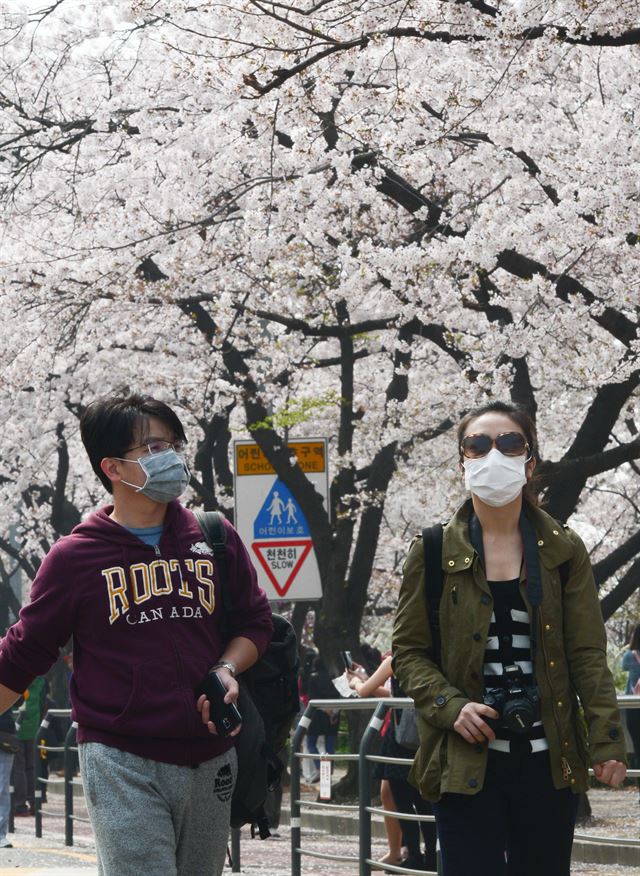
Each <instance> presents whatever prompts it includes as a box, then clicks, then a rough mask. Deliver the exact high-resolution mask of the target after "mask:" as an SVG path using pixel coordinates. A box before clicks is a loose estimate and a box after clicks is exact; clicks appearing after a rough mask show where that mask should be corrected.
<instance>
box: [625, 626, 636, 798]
mask: <svg viewBox="0 0 640 876" xmlns="http://www.w3.org/2000/svg"><path fill="white" fill-rule="evenodd" d="M622 668H623V669H624V670H625V672H628V673H629V674H628V675H627V685H626V687H625V689H624V692H625V693H626V694H638V695H640V624H636V625H635V627H634V628H633V633H632V634H631V641H630V642H629V649H628V650H627V651H625V652H624V654H623V655H622ZM624 715H625V721H626V724H627V730H628V731H629V736H630V737H631V741H632V742H633V765H634V768H635V769H640V707H638V706H636V707H635V708H633V709H625V712H624ZM638 788H639V789H640V777H639V778H638ZM638 802H640V800H639V801H638Z"/></svg>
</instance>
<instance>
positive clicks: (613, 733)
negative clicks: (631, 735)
mask: <svg viewBox="0 0 640 876" xmlns="http://www.w3.org/2000/svg"><path fill="white" fill-rule="evenodd" d="M619 736H620V734H619V733H618V731H617V729H616V728H615V727H612V728H611V730H609V739H617V738H618V737H619Z"/></svg>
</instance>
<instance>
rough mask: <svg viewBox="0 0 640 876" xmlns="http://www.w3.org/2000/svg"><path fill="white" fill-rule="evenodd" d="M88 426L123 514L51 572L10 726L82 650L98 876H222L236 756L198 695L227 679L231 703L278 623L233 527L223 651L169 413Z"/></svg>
mask: <svg viewBox="0 0 640 876" xmlns="http://www.w3.org/2000/svg"><path fill="white" fill-rule="evenodd" d="M80 428H81V434H82V440H83V443H84V446H85V448H86V450H87V453H88V454H89V459H90V461H91V465H92V467H93V469H94V471H95V473H96V474H97V476H98V477H99V478H100V480H101V481H102V483H103V485H104V486H105V488H106V489H107V490H108V491H109V492H110V493H112V495H113V504H111V505H107V506H106V507H104V508H101V509H100V510H98V511H97V512H95V513H93V514H91V515H90V516H89V517H88V518H87V519H86V520H85V521H84V522H83V523H81V524H80V525H79V526H77V527H76V528H75V529H74V530H73V532H72V533H71V534H70V535H68V536H66V537H64V538H61V539H60V540H59V541H58V542H57V543H56V544H55V545H54V546H53V548H52V549H51V550H50V551H49V554H48V555H47V556H46V557H45V559H44V561H43V562H42V565H41V567H40V570H39V571H38V574H37V576H36V578H35V580H34V582H33V586H32V589H31V602H30V603H29V605H27V606H25V607H24V608H23V609H22V611H21V613H20V619H19V621H18V622H17V623H16V624H15V625H14V626H13V627H11V629H10V630H9V631H8V632H7V635H6V637H5V638H4V639H3V640H2V642H1V644H0V713H1V712H3V711H4V710H6V709H7V708H8V707H9V706H10V705H11V704H12V703H13V702H14V701H15V700H16V699H17V698H18V695H19V692H20V691H23V690H25V689H26V688H27V687H28V686H29V684H30V683H31V681H32V680H33V679H34V678H35V677H36V676H38V675H44V674H45V673H46V672H47V670H48V669H49V668H50V667H51V665H52V664H53V663H54V661H55V660H56V658H57V656H58V653H59V650H60V648H61V647H62V646H63V645H65V644H66V642H67V641H68V640H69V638H70V637H71V636H73V664H74V671H73V676H72V679H71V703H72V708H73V719H74V720H75V721H76V722H77V725H78V734H77V738H78V743H79V757H80V769H81V774H82V780H83V784H84V789H85V797H86V800H87V805H88V807H89V814H90V816H91V821H92V824H93V829H94V833H95V837H96V849H97V856H98V869H99V872H100V874H102V876H141V874H145V876H200V874H202V876H212V874H220V873H221V872H222V868H223V866H224V856H225V849H226V844H227V836H228V830H229V809H230V801H231V792H232V789H233V783H234V781H235V775H236V760H235V749H234V747H233V740H232V739H231V738H229V737H227V738H223V737H222V736H219V735H218V734H217V731H216V727H215V725H214V724H213V722H212V721H211V720H210V714H209V702H208V701H207V700H206V699H205V697H204V696H201V697H199V698H196V695H195V693H194V689H195V688H196V687H197V685H198V684H199V683H200V682H201V681H202V680H203V679H204V678H205V677H206V676H207V673H208V672H210V671H212V670H215V672H216V673H217V674H218V676H219V677H220V679H221V680H222V682H223V684H224V686H225V687H226V689H227V694H226V697H225V700H226V701H227V702H235V700H236V699H237V697H238V684H237V682H236V680H235V675H236V673H238V672H242V671H243V670H245V669H248V667H249V666H251V665H252V664H253V663H255V661H256V660H257V659H258V657H259V655H260V654H261V653H262V652H263V651H264V649H265V648H266V646H267V644H268V642H269V640H270V638H271V632H272V622H271V610H270V608H269V604H268V602H267V599H266V596H265V594H264V592H263V591H262V590H261V589H260V588H259V587H258V585H257V582H256V574H255V571H254V568H253V566H252V565H251V562H250V560H249V556H248V554H247V551H246V550H245V548H244V545H243V544H242V542H241V541H240V538H239V536H238V534H237V532H236V531H235V529H234V528H233V527H232V526H231V525H230V524H229V523H227V522H226V521H225V526H226V530H227V578H228V586H229V588H230V592H231V605H232V608H231V611H230V612H228V613H227V614H226V618H225V620H226V640H225V641H223V639H222V637H221V613H222V612H223V601H222V597H221V593H220V586H221V582H220V576H219V572H218V569H217V567H216V564H215V561H214V557H213V553H212V551H211V549H210V548H209V546H208V545H207V543H206V541H205V539H204V537H203V535H202V532H201V530H200V527H199V526H198V523H197V521H196V519H195V517H194V515H193V514H192V513H191V512H190V511H189V510H188V509H186V508H185V507H184V506H183V505H181V504H180V502H178V501H177V499H178V496H179V495H180V494H181V493H182V492H183V491H184V489H185V488H186V486H187V484H188V482H189V470H188V468H187V465H186V463H185V460H184V456H183V451H184V445H185V441H186V439H185V434H184V429H183V427H182V424H181V422H180V420H179V419H178V417H177V416H176V414H175V413H174V411H173V410H171V408H169V407H168V406H167V405H165V404H164V403H162V402H160V401H157V400H155V399H153V398H150V397H147V396H138V395H132V396H129V397H126V398H125V397H112V398H105V399H100V400H98V401H96V402H94V403H93V404H91V405H90V406H89V407H88V408H87V409H86V411H85V412H84V414H83V415H82V418H81V423H80Z"/></svg>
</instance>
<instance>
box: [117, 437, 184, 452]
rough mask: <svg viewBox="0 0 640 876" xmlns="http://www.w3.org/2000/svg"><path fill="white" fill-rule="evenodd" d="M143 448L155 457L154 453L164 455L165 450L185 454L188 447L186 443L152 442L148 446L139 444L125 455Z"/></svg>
mask: <svg viewBox="0 0 640 876" xmlns="http://www.w3.org/2000/svg"><path fill="white" fill-rule="evenodd" d="M141 447H146V448H147V450H148V451H149V453H150V454H151V455H153V454H154V453H164V451H165V450H175V452H176V453H184V452H185V450H186V447H187V445H186V442H185V441H160V440H152V441H148V442H147V443H146V444H137V445H136V446H135V447H130V448H129V449H128V450H126V451H125V453H131V452H132V451H134V450H140V448H141Z"/></svg>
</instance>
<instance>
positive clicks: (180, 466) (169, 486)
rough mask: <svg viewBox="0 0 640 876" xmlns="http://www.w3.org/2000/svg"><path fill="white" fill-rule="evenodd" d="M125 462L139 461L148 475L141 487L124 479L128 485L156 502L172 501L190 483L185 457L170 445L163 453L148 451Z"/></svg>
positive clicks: (124, 482)
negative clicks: (137, 457)
mask: <svg viewBox="0 0 640 876" xmlns="http://www.w3.org/2000/svg"><path fill="white" fill-rule="evenodd" d="M125 462H137V463H138V465H139V466H140V468H141V469H142V471H143V472H144V473H145V475H146V476H147V479H146V481H145V482H144V484H143V485H142V486H141V487H138V486H136V485H135V484H131V483H129V481H122V483H123V484H126V485H127V486H128V487H133V489H134V490H135V491H136V493H142V494H143V495H145V496H148V497H149V498H150V499H153V501H154V502H162V503H165V502H170V501H171V500H172V499H177V498H178V496H180V495H182V493H184V491H185V490H186V488H187V485H188V483H189V477H190V475H189V469H188V467H187V463H186V462H185V461H184V458H183V457H182V456H181V455H180V454H179V453H176V451H175V450H174V449H173V448H172V447H169V448H167V449H166V450H163V451H162V452H161V453H148V454H145V456H141V457H140V458H139V459H127V460H125Z"/></svg>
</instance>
